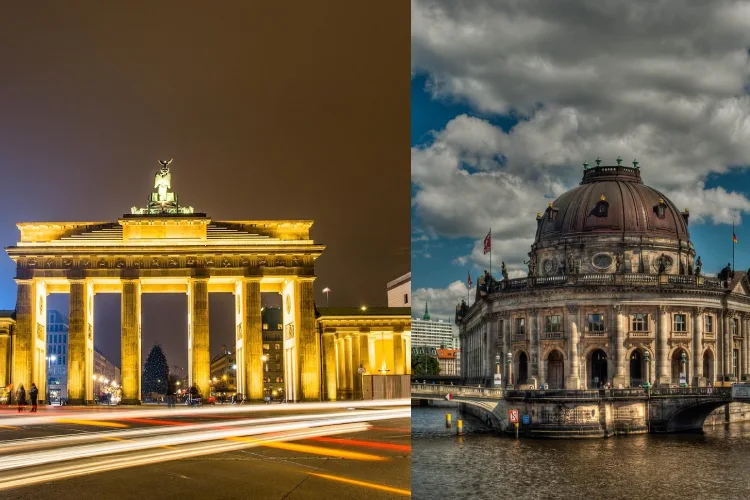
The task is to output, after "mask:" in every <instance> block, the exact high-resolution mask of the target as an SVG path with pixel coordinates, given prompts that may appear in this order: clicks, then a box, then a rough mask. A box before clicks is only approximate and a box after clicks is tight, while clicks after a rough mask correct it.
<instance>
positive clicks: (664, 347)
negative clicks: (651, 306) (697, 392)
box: [656, 306, 671, 386]
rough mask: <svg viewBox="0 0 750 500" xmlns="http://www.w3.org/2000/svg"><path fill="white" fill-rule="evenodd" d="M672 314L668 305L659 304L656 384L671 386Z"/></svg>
mask: <svg viewBox="0 0 750 500" xmlns="http://www.w3.org/2000/svg"><path fill="white" fill-rule="evenodd" d="M669 316H670V314H669V308H668V307H667V306H659V330H658V332H657V338H656V385H661V386H669V383H670V381H671V380H670V378H671V377H670V376H669V343H668V339H669V330H670V325H669V323H670V317H669Z"/></svg>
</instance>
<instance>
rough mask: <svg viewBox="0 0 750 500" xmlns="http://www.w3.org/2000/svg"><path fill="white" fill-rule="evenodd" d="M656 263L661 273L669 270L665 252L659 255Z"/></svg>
mask: <svg viewBox="0 0 750 500" xmlns="http://www.w3.org/2000/svg"><path fill="white" fill-rule="evenodd" d="M656 265H657V266H658V268H657V269H658V271H659V274H664V273H665V272H667V259H666V258H665V256H664V254H661V256H660V257H659V259H658V261H657V263H656Z"/></svg>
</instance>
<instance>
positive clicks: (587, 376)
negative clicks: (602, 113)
mask: <svg viewBox="0 0 750 500" xmlns="http://www.w3.org/2000/svg"><path fill="white" fill-rule="evenodd" d="M620 161H621V160H620V159H619V158H618V163H617V165H616V166H606V167H605V166H600V165H599V162H598V161H597V166H596V167H591V168H590V167H589V166H588V165H587V164H584V174H583V180H582V182H581V184H580V185H579V186H578V187H576V188H574V189H572V190H571V191H568V192H566V193H564V194H563V195H562V196H560V197H559V198H558V199H557V200H555V201H553V202H550V203H549V206H548V207H547V208H546V210H545V211H544V212H540V213H538V214H537V217H536V237H535V240H534V243H533V244H532V246H531V250H530V252H529V261H528V263H527V264H528V267H529V270H528V271H529V272H528V277H526V278H518V279H508V276H507V272H505V269H504V265H503V276H502V277H501V278H500V279H498V280H496V279H495V278H494V277H493V276H491V275H489V274H488V273H485V274H484V276H481V277H480V278H479V279H478V286H477V292H476V301H475V303H474V304H473V305H472V306H471V307H468V306H467V305H466V303H462V304H461V305H459V306H458V308H457V316H456V321H457V323H458V325H459V326H460V342H461V352H462V360H461V363H462V367H461V369H462V373H463V377H464V378H465V380H467V381H472V382H477V381H478V382H480V383H482V382H485V383H488V384H489V383H491V380H492V374H493V373H494V372H495V370H497V368H498V365H502V369H503V370H504V373H505V376H504V377H503V380H504V381H505V383H510V384H513V385H516V386H518V385H529V386H533V387H539V386H540V385H542V384H544V385H546V386H549V387H550V388H566V389H581V388H596V387H602V386H604V385H606V384H611V385H612V386H613V387H615V388H617V387H635V386H641V385H643V384H654V385H658V386H678V385H692V386H705V385H711V384H714V383H715V382H717V381H723V382H734V381H738V380H741V379H747V378H748V377H749V375H748V374H750V359H749V358H750V355H749V351H748V347H749V343H748V333H750V324H749V323H750V281H749V280H748V274H747V273H746V272H744V271H737V272H735V271H733V270H732V269H731V268H730V267H729V266H727V267H726V268H725V269H723V270H722V272H721V273H719V276H718V277H709V276H704V275H703V273H702V272H701V268H702V264H701V260H700V257H698V259H697V260H696V252H695V249H694V248H693V244H692V242H691V241H690V236H689V232H688V221H689V211H688V209H685V210H683V211H680V210H678V209H677V207H676V206H675V205H674V204H673V203H672V202H671V201H670V200H669V199H668V198H667V197H666V196H664V195H663V194H662V193H660V192H658V191H657V190H655V189H652V188H650V187H648V186H646V185H644V184H643V182H642V180H641V172H640V168H639V167H638V163H637V162H634V165H633V167H629V166H628V167H626V166H622V165H621V164H620Z"/></svg>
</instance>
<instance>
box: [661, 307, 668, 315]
mask: <svg viewBox="0 0 750 500" xmlns="http://www.w3.org/2000/svg"><path fill="white" fill-rule="evenodd" d="M659 312H660V313H661V314H667V313H669V306H659Z"/></svg>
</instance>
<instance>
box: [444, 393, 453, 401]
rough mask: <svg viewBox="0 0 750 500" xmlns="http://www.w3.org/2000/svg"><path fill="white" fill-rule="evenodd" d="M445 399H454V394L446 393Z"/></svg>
mask: <svg viewBox="0 0 750 500" xmlns="http://www.w3.org/2000/svg"><path fill="white" fill-rule="evenodd" d="M445 399H447V400H448V401H450V400H451V399H453V394H446V395H445Z"/></svg>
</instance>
